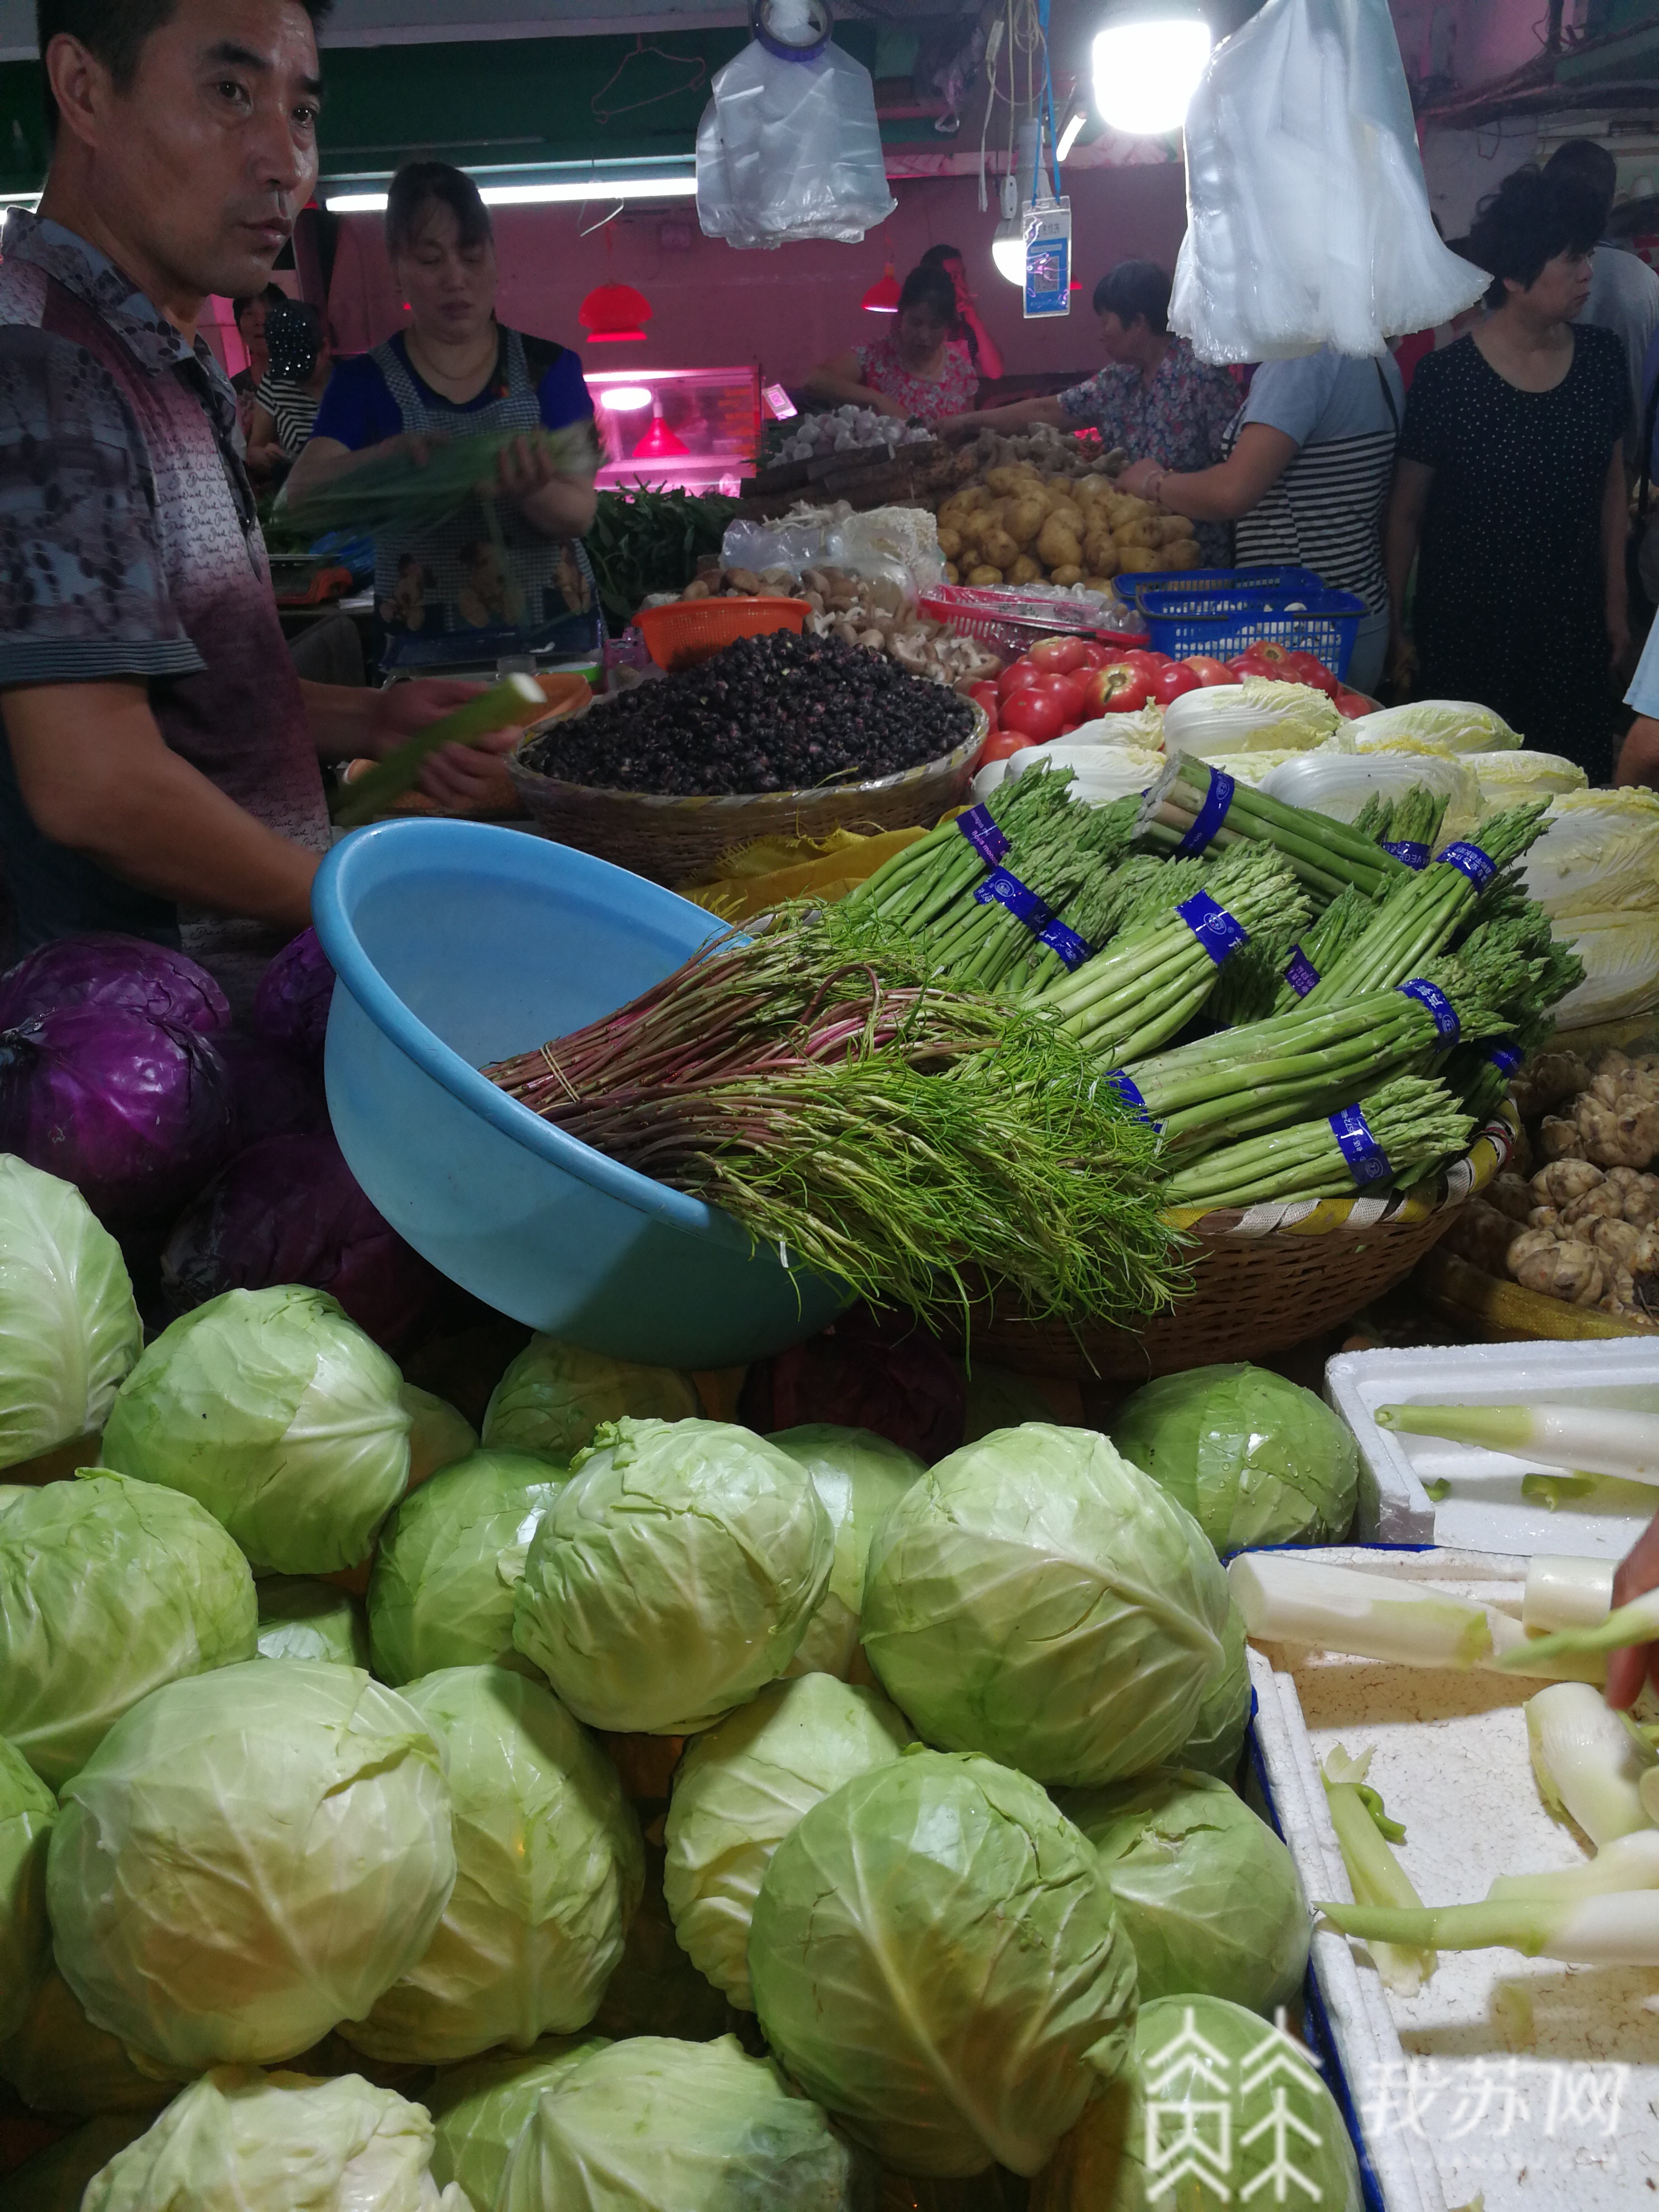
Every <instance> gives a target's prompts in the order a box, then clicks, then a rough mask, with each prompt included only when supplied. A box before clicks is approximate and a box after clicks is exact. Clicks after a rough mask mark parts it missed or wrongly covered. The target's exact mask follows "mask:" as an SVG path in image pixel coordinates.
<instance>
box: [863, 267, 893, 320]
mask: <svg viewBox="0 0 1659 2212" xmlns="http://www.w3.org/2000/svg"><path fill="white" fill-rule="evenodd" d="M898 305H899V283H898V278H897V277H896V276H894V274H893V264H892V263H891V262H890V261H889V263H888V264H887V267H886V269H885V270H884V272H883V274H882V276H881V277H880V278H879V280H878V282H877V283H874V284H872V286H871V287H870V289H869V290H868V291H867V292H866V294H865V295H864V298H863V300H862V301H860V306H861V307H863V309H864V312H865V313H866V315H896V314H897V313H898Z"/></svg>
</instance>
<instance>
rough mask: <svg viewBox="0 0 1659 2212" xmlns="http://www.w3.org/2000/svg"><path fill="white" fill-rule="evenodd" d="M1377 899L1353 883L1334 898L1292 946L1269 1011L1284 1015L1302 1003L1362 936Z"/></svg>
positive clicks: (1372, 917) (1371, 916)
mask: <svg viewBox="0 0 1659 2212" xmlns="http://www.w3.org/2000/svg"><path fill="white" fill-rule="evenodd" d="M1376 911H1377V900H1376V897H1375V896H1373V895H1372V894H1371V893H1370V891H1365V890H1361V889H1360V888H1359V886H1358V884H1350V885H1349V886H1348V888H1347V890H1345V891H1344V892H1343V893H1342V895H1341V896H1340V898H1334V899H1333V900H1332V901H1331V902H1330V904H1329V905H1328V907H1327V908H1326V909H1325V911H1324V913H1323V914H1322V915H1320V917H1319V919H1318V921H1316V922H1315V924H1314V926H1313V927H1312V928H1311V929H1310V931H1309V932H1308V934H1307V935H1306V937H1304V939H1303V940H1302V942H1301V944H1300V945H1294V946H1292V948H1291V955H1290V957H1289V959H1288V960H1287V961H1286V962H1285V965H1284V967H1283V968H1282V969H1280V971H1279V987H1278V989H1277V990H1276V991H1275V992H1274V994H1273V1004H1272V1006H1269V1007H1268V1008H1267V1009H1266V1012H1268V1013H1274V1014H1285V1013H1290V1012H1292V1011H1293V1010H1294V1009H1295V1008H1296V1007H1297V1006H1300V1005H1301V1004H1302V1001H1303V1000H1304V999H1305V998H1306V997H1307V995H1308V994H1309V992H1310V991H1311V990H1312V989H1313V987H1314V985H1315V984H1316V982H1317V981H1319V979H1320V977H1321V976H1322V975H1324V974H1325V973H1326V971H1327V970H1328V969H1330V968H1333V967H1334V966H1335V964H1336V963H1337V962H1338V961H1339V960H1340V958H1341V957H1342V955H1343V954H1344V952H1346V950H1347V948H1348V947H1349V945H1352V943H1353V941H1354V939H1356V938H1358V937H1363V936H1364V933H1365V932H1366V931H1367V930H1368V929H1369V928H1370V926H1371V924H1372V922H1373V921H1375V920H1376Z"/></svg>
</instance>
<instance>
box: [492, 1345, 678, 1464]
mask: <svg viewBox="0 0 1659 2212" xmlns="http://www.w3.org/2000/svg"><path fill="white" fill-rule="evenodd" d="M697 1411H698V1405H697V1390H696V1384H695V1383H693V1382H692V1380H691V1377H690V1376H689V1375H682V1374H681V1373H680V1372H679V1370H678V1369H677V1368H672V1367H641V1366H638V1365H636V1364H635V1363H634V1362H632V1361H631V1360H627V1359H609V1358H606V1357H605V1354H604V1353H603V1352H584V1351H583V1350H582V1349H581V1347H580V1345H575V1344H564V1343H562V1342H561V1341H560V1340H559V1339H558V1338H557V1337H556V1336H535V1337H532V1339H531V1340H530V1342H529V1343H528V1344H527V1345H526V1346H525V1348H524V1350H523V1351H522V1352H520V1354H519V1356H518V1358H516V1359H515V1360H514V1361H513V1364H512V1365H511V1366H510V1367H509V1368H508V1369H507V1372H506V1374H505V1375H503V1376H502V1377H501V1381H500V1382H499V1383H497V1384H496V1385H495V1390H494V1392H493V1394H492V1395H491V1397H490V1401H489V1406H488V1407H487V1408H486V1410H485V1413H484V1421H483V1440H484V1443H485V1446H486V1447H487V1449H489V1450H490V1451H513V1452H539V1453H540V1454H541V1455H543V1457H544V1458H545V1459H551V1460H556V1461H558V1462H559V1464H560V1465H561V1466H562V1467H568V1466H569V1464H570V1462H571V1461H572V1460H573V1459H574V1457H575V1456H576V1454H577V1453H578V1452H579V1451H586V1449H587V1447H588V1445H589V1444H591V1443H592V1441H593V1438H594V1437H595V1435H596V1434H597V1433H598V1431H599V1430H600V1429H601V1428H603V1427H604V1425H605V1423H606V1422H607V1421H620V1420H621V1419H623V1416H624V1415H625V1414H626V1415H628V1416H629V1417H631V1418H632V1419H635V1420H636V1421H651V1420H656V1421H684V1420H686V1419H690V1417H691V1416H692V1415H693V1414H695V1413H696V1412H697Z"/></svg>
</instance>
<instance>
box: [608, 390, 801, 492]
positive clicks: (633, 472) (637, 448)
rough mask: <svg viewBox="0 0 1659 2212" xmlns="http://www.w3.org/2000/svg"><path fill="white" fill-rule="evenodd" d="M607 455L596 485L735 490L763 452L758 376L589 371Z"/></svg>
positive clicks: (620, 487)
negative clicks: (760, 451)
mask: <svg viewBox="0 0 1659 2212" xmlns="http://www.w3.org/2000/svg"><path fill="white" fill-rule="evenodd" d="M587 388H588V390H589V391H590V392H592V395H593V412H594V416H595V418H596V420H597V422H598V426H599V446H600V449H601V453H602V454H603V459H602V461H601V465H600V468H599V485H600V488H601V489H603V490H606V491H616V490H626V489H627V488H628V486H629V485H630V484H635V483H647V484H649V485H650V486H651V487H652V489H653V490H657V491H667V490H673V489H684V490H687V491H718V490H721V489H729V490H731V491H733V492H735V491H736V490H737V489H738V484H739V483H740V482H741V480H742V479H743V478H744V477H751V476H753V475H754V473H755V466H756V456H757V453H758V452H759V449H760V434H761V392H760V371H759V369H758V368H753V367H749V368H618V369H598V370H589V371H588V372H587Z"/></svg>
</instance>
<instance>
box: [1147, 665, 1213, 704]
mask: <svg viewBox="0 0 1659 2212" xmlns="http://www.w3.org/2000/svg"><path fill="white" fill-rule="evenodd" d="M1200 689H1201V686H1200V683H1199V679H1198V673H1197V671H1196V670H1195V669H1191V668H1188V665H1187V664H1186V662H1185V661H1184V660H1172V661H1171V662H1170V665H1169V666H1168V667H1167V668H1160V669H1159V670H1158V673H1157V675H1156V676H1154V677H1153V678H1152V697H1153V698H1154V699H1155V700H1156V701H1157V702H1158V705H1159V706H1160V707H1167V706H1168V705H1169V704H1170V702H1171V701H1172V700H1175V699H1179V698H1180V697H1181V696H1182V693H1183V692H1187V691H1196V690H1200Z"/></svg>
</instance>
